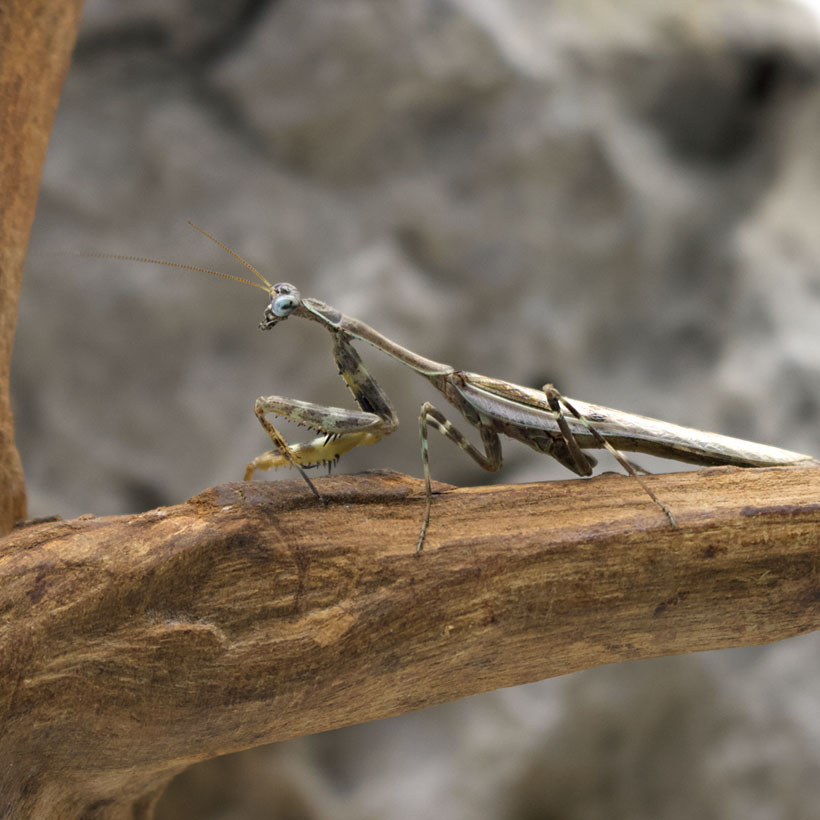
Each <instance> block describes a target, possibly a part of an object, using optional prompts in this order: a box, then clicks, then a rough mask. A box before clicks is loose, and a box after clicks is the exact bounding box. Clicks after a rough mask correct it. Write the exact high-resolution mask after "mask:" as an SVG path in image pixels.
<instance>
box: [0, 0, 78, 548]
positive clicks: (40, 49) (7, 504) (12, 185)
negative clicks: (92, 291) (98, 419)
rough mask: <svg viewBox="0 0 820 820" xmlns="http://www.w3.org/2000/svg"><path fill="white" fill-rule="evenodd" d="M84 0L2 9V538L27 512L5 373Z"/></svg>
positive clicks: (22, 2)
mask: <svg viewBox="0 0 820 820" xmlns="http://www.w3.org/2000/svg"><path fill="white" fill-rule="evenodd" d="M81 9H82V0H72V2H61V1H58V0H8V2H4V3H3V5H2V8H0V191H2V196H0V533H4V532H8V531H9V530H10V529H11V527H12V525H13V523H14V522H15V521H16V520H18V519H19V518H22V517H23V516H24V515H25V511H26V491H25V485H24V483H23V468H22V465H21V463H20V456H19V454H18V453H17V448H16V446H15V444H14V421H13V419H12V414H11V399H10V396H9V370H10V367H11V350H12V344H13V341H14V329H15V326H16V324H17V298H18V295H19V293H20V284H21V282H22V279H23V259H24V257H25V252H26V246H27V244H28V237H29V231H30V230H31V223H32V221H33V220H34V206H35V203H36V202H37V189H38V186H39V184H40V172H41V169H42V166H43V160H44V159H45V155H46V146H47V144H48V136H49V134H50V133H51V126H52V123H53V122H54V115H55V113H56V111H57V102H58V100H59V97H60V91H61V89H62V87H63V82H64V80H65V74H66V71H67V70H68V64H69V60H70V57H71V49H72V48H73V46H74V39H75V36H76V31H77V25H78V23H79V19H80V10H81Z"/></svg>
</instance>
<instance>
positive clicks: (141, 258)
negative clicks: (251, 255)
mask: <svg viewBox="0 0 820 820" xmlns="http://www.w3.org/2000/svg"><path fill="white" fill-rule="evenodd" d="M188 224H189V225H190V226H191V227H192V228H194V229H195V230H197V231H199V232H200V233H201V234H202V235H203V236H205V237H207V238H208V239H210V240H211V242H213V243H214V244H216V245H219V247H220V248H222V250H223V251H225V252H226V253H229V254H230V255H231V256H232V257H233V258H234V259H236V261H237V262H240V263H241V264H243V265H244V266H245V267H246V268H247V269H248V270H249V271H251V272H252V273H254V274H255V275H256V276H258V277H259V278H260V279H261V280H262V282H264V285H260V284H259V282H253V281H252V280H250V279H244V278H243V277H241V276H234V275H233V274H231V273H223V272H222V271H221V270H211V269H210V268H201V267H199V266H198V265H184V264H183V263H182V262H169V261H168V260H167V259H150V258H149V257H147V256H127V255H125V254H121V253H101V252H97V251H92V252H91V253H83V254H81V256H86V257H91V258H92V259H120V260H121V261H123V262H143V263H145V264H148V265H163V266H164V267H166V268H179V269H180V270H193V271H197V272H198V273H210V274H211V276H221V277H222V278H223V279H232V280H233V281H234V282H240V283H241V284H243V285H250V286H251V287H254V288H259V289H260V290H264V291H265V293H270V292H271V290H272V288H273V285H271V283H270V282H268V280H267V279H265V277H264V276H262V274H261V273H259V271H258V270H257V269H256V268H255V267H254V266H253V265H251V263H250V262H246V261H245V260H244V259H243V258H242V257H241V256H240V255H239V254H238V253H234V252H233V251H232V250H231V249H230V248H229V247H228V246H227V245H225V244H224V243H223V242H220V241H219V240H218V239H217V238H216V237H215V236H211V234H209V233H208V232H207V231H206V230H203V229H202V228H200V227H199V225H195V224H194V223H193V222H190V221H189V222H188Z"/></svg>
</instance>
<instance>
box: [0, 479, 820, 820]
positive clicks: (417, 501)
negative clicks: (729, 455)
mask: <svg viewBox="0 0 820 820" xmlns="http://www.w3.org/2000/svg"><path fill="white" fill-rule="evenodd" d="M648 481H649V482H650V483H651V484H652V487H653V489H654V490H655V491H656V492H657V493H658V495H659V496H660V497H662V498H663V499H664V500H665V501H666V502H667V503H668V504H669V505H670V507H671V508H672V509H673V510H674V511H675V514H676V516H677V518H678V522H679V528H678V529H673V528H671V527H670V526H669V523H668V521H667V519H666V518H665V516H664V515H663V514H662V513H661V512H660V511H659V510H658V509H657V508H656V507H655V506H654V505H653V503H652V502H651V501H649V500H648V499H647V497H646V495H645V494H644V493H643V491H642V490H641V488H640V486H638V484H637V483H636V482H634V481H633V480H631V479H629V478H627V477H624V476H617V475H611V474H607V475H604V476H601V477H599V478H596V479H592V480H589V481H577V480H573V481H564V482H555V483H547V484H531V485H519V486H497V487H478V488H471V489H459V490H451V491H448V492H445V493H442V494H441V495H440V496H437V498H436V499H435V502H434V509H433V518H432V525H431V528H430V532H429V540H428V543H427V545H426V547H425V550H424V552H423V553H422V554H421V555H420V556H416V555H414V552H413V550H414V545H415V540H416V536H417V533H418V527H419V524H420V519H421V513H422V507H423V500H422V485H421V482H420V481H418V480H416V479H410V478H408V477H406V476H402V475H400V474H395V473H385V474H366V475H360V476H348V477H338V478H328V479H324V480H320V481H319V482H317V483H318V485H319V487H320V489H321V491H322V492H323V493H324V494H326V496H327V497H328V498H329V499H330V502H331V503H330V504H329V505H328V506H327V507H326V508H322V507H319V506H317V505H316V504H315V503H314V501H313V499H312V497H311V496H310V494H309V493H308V492H307V491H306V488H305V487H304V485H302V484H301V482H299V481H289V482H280V483H272V484H269V483H263V482H252V483H242V484H227V485H223V486H219V487H214V488H212V489H210V490H206V491H205V492H203V493H201V494H199V495H197V496H195V497H194V498H192V499H190V500H189V501H188V502H186V503H184V504H180V505H178V506H175V507H169V508H161V509H157V510H153V511H151V512H147V513H143V514H140V515H133V516H118V517H111V518H94V517H82V518H79V519H75V520H72V521H61V520H60V521H49V522H42V523H34V524H28V525H25V526H22V527H18V528H17V529H16V530H15V531H13V532H12V533H11V534H10V535H9V536H7V537H6V538H5V539H4V540H3V541H0V613H2V614H0V726H2V732H3V737H2V742H0V815H2V816H3V817H9V818H57V817H59V818H74V817H83V818H88V817H94V818H126V817H127V818H149V817H150V816H151V815H152V813H153V805H154V803H155V801H156V799H157V797H158V795H159V794H160V792H161V790H162V788H163V787H164V785H165V784H166V783H167V781H168V780H169V779H170V778H171V777H172V776H173V775H174V774H176V773H177V772H179V771H181V770H182V769H184V768H185V767H186V766H188V765H189V764H190V763H193V762H195V761H198V760H202V759H205V758H209V757H213V756H216V755H220V754H224V753H226V752H232V751H236V750H240V749H245V748H249V747H253V746H256V745H259V744H263V743H270V742H273V741H278V740H284V739H285V738H289V737H294V736H297V735H303V734H308V733H312V732H320V731H323V730H326V729H332V728H335V727H339V726H344V725H347V724H351V723H357V722H361V721H366V720H374V719H377V718H382V717H386V716H389V715H396V714H400V713H403V712H407V711H410V710H414V709H420V708H423V707H426V706H431V705H433V704H437V703H441V702H443V701H447V700H452V699H455V698H461V697H465V696H467V695H472V694H476V693H478V692H483V691H487V690H490V689H495V688H498V687H503V686H513V685H515V684H520V683H525V682H528V681H534V680H539V679H542V678H547V677H551V676H555V675H562V674H565V673H567V672H572V671H575V670H578V669H583V668H586V667H590V666H595V665H597V664H604V663H612V662H615V661H620V660H627V659H632V658H645V657H652V656H659V655H668V654H676V653H683V652H693V651H697V650H703V649H715V648H721V647H730V646H742V645H750V644H760V643H764V642H768V641H775V640H779V639H781V638H786V637H789V636H793V635H797V634H800V633H804V632H808V631H811V630H814V629H817V628H818V627H820V574H818V567H819V566H820V560H819V559H820V526H818V524H819V523H820V503H818V498H820V470H817V469H810V468H809V469H806V468H791V469H788V468H779V469H768V470H739V469H732V468H714V469H710V470H702V471H699V472H696V473H681V474H673V475H665V476H653V477H649V478H648Z"/></svg>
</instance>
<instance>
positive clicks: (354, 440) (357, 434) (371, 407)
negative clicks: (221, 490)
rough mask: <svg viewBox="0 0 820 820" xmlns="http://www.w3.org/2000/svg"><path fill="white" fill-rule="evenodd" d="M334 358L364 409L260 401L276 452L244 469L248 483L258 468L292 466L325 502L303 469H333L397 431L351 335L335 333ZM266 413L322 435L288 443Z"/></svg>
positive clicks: (278, 398)
mask: <svg viewBox="0 0 820 820" xmlns="http://www.w3.org/2000/svg"><path fill="white" fill-rule="evenodd" d="M333 356H334V358H335V359H336V364H337V365H338V367H339V373H340V374H341V375H342V378H344V380H345V382H346V384H347V386H348V387H349V388H350V391H351V393H353V397H354V398H355V399H356V403H357V404H358V405H359V407H361V408H362V409H361V411H357V410H346V409H345V408H343V407H331V406H328V405H322V404H314V403H312V402H307V401H299V400H298V399H288V398H284V397H282V396H263V397H260V398H258V399H257V400H256V405H255V407H254V412H255V414H256V417H257V418H258V419H259V423H260V424H261V425H262V427H263V428H264V430H265V432H266V433H267V434H268V436H270V439H271V441H272V442H273V443H274V444H275V445H276V450H269V451H268V452H266V453H262V455H260V456H257V457H256V458H255V459H253V461H251V462H250V463H249V464H248V466H247V467H246V468H245V480H246V481H248V480H250V479H251V478H253V474H254V472H256V471H257V470H270V469H271V468H273V469H275V468H277V467H282V466H286V465H290V466H294V467H296V468H298V470H299V472H300V473H301V474H302V478H304V479H305V481H306V482H307V485H308V486H309V487H310V488H311V490H312V491H313V492H314V494H315V495H316V497H317V498H319V499H321V500H322V501H323V502H324V501H325V500H324V499H323V498H322V496H321V495H320V494H319V492H318V491H317V490H316V488H315V487H314V485H313V482H312V481H311V480H310V478H309V477H308V475H307V474H306V473H305V471H304V469H303V468H304V467H313V466H315V465H317V464H328V465H332V464H333V463H335V462H336V461H337V460H338V459H339V458H340V457H341V456H343V455H344V454H345V453H347V452H348V451H349V450H352V449H353V448H354V447H358V446H360V445H363V444H374V443H375V442H377V441H379V439H381V438H383V437H384V436H386V435H389V434H390V433H392V432H393V431H394V430H395V429H396V426H397V425H398V418H397V417H396V413H395V411H394V410H393V406H392V404H391V403H390V400H389V399H388V398H387V396H386V395H385V393H384V391H383V390H382V389H381V387H379V385H378V384H377V383H376V382H375V381H374V380H373V377H372V376H371V375H370V374H369V373H368V372H367V369H366V368H365V366H364V364H363V363H362V360H361V358H360V357H359V354H358V353H357V352H356V350H355V349H354V348H353V346H352V345H351V344H350V337H349V336H347V335H346V334H344V333H335V334H334V335H333ZM268 413H273V414H274V415H277V416H281V417H283V418H286V419H288V420H289V421H293V422H296V423H297V424H300V425H303V426H305V427H309V428H311V429H313V430H316V431H318V432H319V433H322V435H320V436H318V437H317V438H315V439H314V440H313V441H309V442H304V443H299V444H293V445H291V444H288V443H287V441H285V438H284V436H282V434H281V433H280V432H279V431H278V430H277V429H276V427H275V426H274V425H273V424H272V423H271V421H270V420H269V419H268V418H266V415H267V414H268Z"/></svg>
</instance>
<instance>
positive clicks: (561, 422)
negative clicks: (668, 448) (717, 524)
mask: <svg viewBox="0 0 820 820" xmlns="http://www.w3.org/2000/svg"><path fill="white" fill-rule="evenodd" d="M541 389H542V390H543V391H544V394H545V395H546V397H547V404H549V406H550V410H552V412H553V413H555V420H556V422H557V423H558V429H559V430H560V431H561V437H562V438H563V440H564V443H565V444H566V445H567V449H568V450H569V452H570V455H571V456H572V458H573V461H574V463H575V464H576V465H577V466H578V468H579V470H578V471H579V473H580V474H581V475H591V474H592V467H591V466H590V465H589V459H588V458H587V456H586V455H584V453H583V452H582V450H581V448H580V446H579V445H578V441H577V439H576V438H575V436H574V434H573V432H572V430H570V429H569V424H567V419H566V416H565V415H564V411H563V410H562V409H561V405H562V404H563V405H564V407H566V408H567V410H569V412H570V413H571V414H572V415H573V416H574V417H575V418H576V419H577V420H578V421H579V422H580V423H581V424H582V425H583V426H584V427H586V429H587V430H589V432H590V434H591V435H592V437H593V438H594V439H595V440H596V441H597V442H598V443H599V444H600V445H601V447H603V448H604V449H606V450H607V451H609V453H610V454H611V455H612V456H614V458H615V459H616V460H617V462H618V463H619V464H620V465H621V466H622V467H623V468H624V470H626V471H627V472H628V473H629V474H630V475H631V476H632V477H633V478H634V479H635V480H636V481H637V482H638V483H639V484H640V485H641V487H643V489H644V491H645V492H646V494H647V495H648V496H649V497H650V498H651V499H652V500H653V501H654V502H655V503H656V504H657V505H658V506H659V507H660V508H661V509H662V510H663V511H664V513H665V514H666V517H667V518H668V519H669V523H670V524H672V526H673V527H677V526H678V524H677V521H675V516H674V515H672V511H671V510H670V509H669V507H667V506H666V504H664V503H663V501H661V500H660V499H659V498H658V497H657V496H656V495H655V493H653V492H652V490H651V489H650V488H649V485H648V484H647V483H646V482H645V481H644V480H643V479H642V478H641V477H640V475H638V470H639V469H641V468H639V467H636V465H633V464H632V462H631V461H630V460H629V459H628V458H627V457H626V456H625V455H624V454H623V453H622V452H621V451H620V450H616V449H615V448H614V447H613V446H612V445H611V444H610V443H609V442H608V441H607V440H606V439H605V438H604V437H603V436H602V435H601V434H600V433H599V432H598V431H597V430H596V429H595V427H594V426H593V425H592V424H591V423H590V422H589V420H588V419H587V418H585V417H584V416H583V415H582V414H581V413H579V412H578V411H577V410H576V409H575V408H574V407H573V406H572V404H570V402H569V401H567V399H565V398H564V397H563V396H562V395H561V394H560V393H559V392H558V390H556V388H555V386H554V385H551V384H545V385H544V386H543V388H541ZM579 456H580V460H579ZM582 470H587V471H586V472H582ZM641 471H642V472H644V473H645V472H646V471H645V470H642V469H641Z"/></svg>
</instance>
